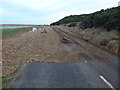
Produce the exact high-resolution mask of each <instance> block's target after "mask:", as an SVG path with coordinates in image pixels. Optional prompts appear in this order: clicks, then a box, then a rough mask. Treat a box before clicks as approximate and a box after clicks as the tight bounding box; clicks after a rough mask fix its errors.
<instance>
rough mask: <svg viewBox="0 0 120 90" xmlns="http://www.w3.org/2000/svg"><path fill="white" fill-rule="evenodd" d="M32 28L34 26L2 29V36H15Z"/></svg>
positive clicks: (0, 30) (0, 32)
mask: <svg viewBox="0 0 120 90" xmlns="http://www.w3.org/2000/svg"><path fill="white" fill-rule="evenodd" d="M31 30H32V27H25V28H7V29H0V37H2V38H3V39H5V38H9V37H13V36H16V35H18V34H21V33H25V32H28V31H31Z"/></svg>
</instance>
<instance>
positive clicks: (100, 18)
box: [51, 6, 120, 30]
mask: <svg viewBox="0 0 120 90" xmlns="http://www.w3.org/2000/svg"><path fill="white" fill-rule="evenodd" d="M78 22H81V23H80V24H79V27H81V28H84V29H85V28H92V27H102V28H105V29H107V30H112V29H116V30H120V6H119V7H113V8H109V9H106V10H103V9H102V10H101V11H97V12H95V13H91V14H83V15H71V16H67V17H65V18H63V19H61V20H59V21H57V22H54V23H52V24H51V25H63V24H69V26H76V24H77V23H78Z"/></svg>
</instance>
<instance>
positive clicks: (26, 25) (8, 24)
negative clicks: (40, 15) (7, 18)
mask: <svg viewBox="0 0 120 90" xmlns="http://www.w3.org/2000/svg"><path fill="white" fill-rule="evenodd" d="M0 26H38V25H30V24H0Z"/></svg>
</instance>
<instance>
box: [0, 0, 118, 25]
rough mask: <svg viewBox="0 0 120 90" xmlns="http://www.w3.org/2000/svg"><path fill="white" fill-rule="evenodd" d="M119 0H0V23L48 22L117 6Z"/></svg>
mask: <svg viewBox="0 0 120 90" xmlns="http://www.w3.org/2000/svg"><path fill="white" fill-rule="evenodd" d="M118 2H119V0H0V23H2V24H50V23H52V22H55V21H58V20H59V19H61V18H63V17H65V16H69V15H80V14H88V13H92V12H95V11H99V10H101V9H106V8H110V7H116V6H118Z"/></svg>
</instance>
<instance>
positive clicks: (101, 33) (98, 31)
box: [84, 28, 118, 39]
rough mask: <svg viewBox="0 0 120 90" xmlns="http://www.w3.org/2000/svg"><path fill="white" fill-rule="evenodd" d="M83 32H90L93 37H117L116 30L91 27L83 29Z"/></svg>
mask: <svg viewBox="0 0 120 90" xmlns="http://www.w3.org/2000/svg"><path fill="white" fill-rule="evenodd" d="M84 31H85V32H90V33H91V34H94V36H95V37H98V36H100V37H103V38H108V39H111V38H114V37H115V38H118V32H117V31H109V32H108V31H105V30H103V29H100V28H93V29H85V30H84Z"/></svg>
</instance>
